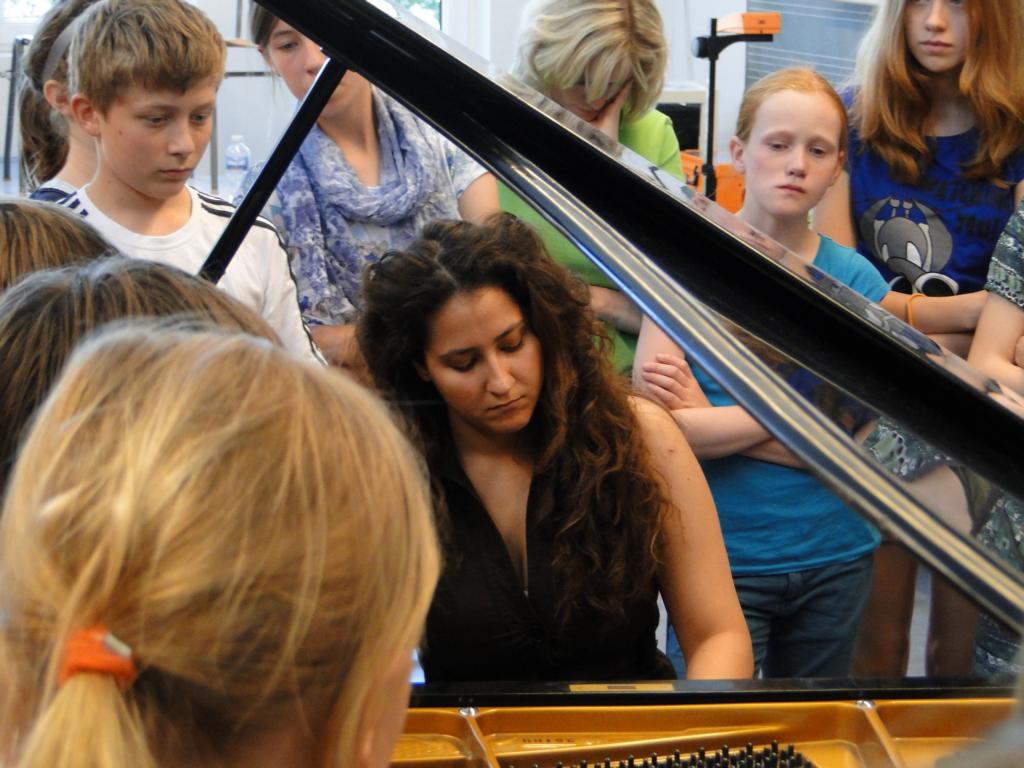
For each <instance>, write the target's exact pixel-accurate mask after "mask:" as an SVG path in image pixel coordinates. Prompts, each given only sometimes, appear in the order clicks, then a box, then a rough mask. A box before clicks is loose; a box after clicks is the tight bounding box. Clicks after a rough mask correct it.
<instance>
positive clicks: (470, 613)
mask: <svg viewBox="0 0 1024 768" xmlns="http://www.w3.org/2000/svg"><path fill="white" fill-rule="evenodd" d="M363 294H364V310H363V314H362V317H361V319H360V322H359V330H358V338H359V343H360V345H361V347H362V350H363V353H364V355H365V356H366V360H367V362H368V364H369V367H370V371H371V373H372V374H373V377H374V380H375V382H376V384H377V386H378V387H379V388H380V390H381V392H382V394H383V395H384V396H385V397H386V398H389V399H391V400H392V402H393V403H394V405H395V407H396V408H397V409H398V410H399V411H401V413H402V414H403V415H404V417H405V419H406V421H407V422H408V424H409V428H410V431H411V432H412V436H413V437H414V438H415V439H416V440H418V441H419V443H420V445H421V447H422V449H423V451H424V454H425V456H426V459H427V464H428V466H429V468H430V472H431V477H432V480H433V483H434V488H435V492H436V494H437V496H438V505H437V509H438V513H437V514H438V518H439V519H438V522H439V526H440V529H441V531H442V536H443V539H444V544H445V570H444V573H443V576H442V579H441V583H440V586H439V588H438V592H437V596H436V598H435V600H434V603H433V605H432V607H431V609H430V615H429V618H428V622H427V634H426V644H425V648H424V656H423V666H424V671H425V673H426V676H427V679H428V680H430V681H436V680H474V679H475V680H515V679H563V680H570V679H575V680H582V679H598V680H602V679H603V680H610V679H626V678H633V679H643V678H656V677H673V676H674V673H673V671H672V668H671V665H670V664H668V662H667V659H665V658H664V657H663V656H662V655H661V654H659V653H658V651H657V648H656V644H655V628H656V626H657V623H658V610H657V605H656V598H657V594H658V592H659V591H660V592H661V594H662V595H663V597H664V599H665V604H666V606H667V608H668V613H669V618H670V619H671V621H672V623H673V626H674V627H676V629H677V631H678V632H680V633H681V635H682V637H683V646H684V651H685V654H686V660H687V673H688V675H689V677H691V678H694V677H704V678H736V677H746V676H749V675H750V673H751V669H752V659H751V649H750V637H749V635H748V634H747V630H746V626H745V623H744V621H743V615H742V613H741V612H740V609H739V604H738V602H737V600H736V593H735V590H734V589H733V585H732V580H731V578H730V576H729V564H728V561H727V558H726V555H725V550H724V546H723V544H722V536H721V532H720V530H719V527H718V521H717V518H716V516H715V510H714V505H713V502H712V500H711V496H710V493H709V492H708V488H707V484H706V483H705V482H704V478H703V475H702V474H701V471H700V468H699V466H698V464H697V462H696V460H695V458H694V456H693V454H692V452H691V451H690V450H689V447H688V446H687V445H686V443H685V441H684V440H683V439H682V437H681V434H680V433H679V430H678V429H676V428H675V425H674V422H673V421H672V419H671V417H670V416H669V415H668V414H667V413H666V412H665V411H663V410H661V409H660V408H659V407H657V406H655V405H654V404H653V403H650V402H648V401H644V400H638V399H635V398H630V396H629V392H628V390H627V384H626V382H625V380H623V379H621V378H620V377H618V376H617V375H616V374H615V372H614V371H613V369H612V367H611V365H610V363H609V362H608V360H607V357H606V355H605V351H604V350H603V349H602V348H601V347H600V345H596V344H595V343H594V341H593V336H594V334H596V333H598V330H597V327H598V326H597V324H596V320H595V317H594V314H593V312H592V311H591V309H590V308H589V306H588V303H587V294H586V289H585V287H584V286H583V285H582V284H581V283H578V282H575V281H574V280H573V279H572V278H571V277H570V276H569V274H568V272H566V270H565V269H564V268H562V267H560V266H558V265H557V264H555V263H554V262H553V261H552V260H551V259H550V258H549V257H548V256H547V254H546V252H545V251H544V247H543V245H542V244H541V242H540V240H539V239H538V237H537V235H536V234H535V233H534V232H533V230H531V229H530V228H529V227H528V226H526V225H525V224H523V223H521V222H520V221H518V220H517V219H515V218H514V217H512V216H507V215H505V216H502V215H499V216H495V217H493V218H492V219H490V220H489V221H488V222H487V223H486V224H484V225H474V224H469V223H465V222H455V221H440V222H435V223H433V224H431V225H428V226H427V227H426V228H425V229H424V231H423V234H422V237H421V238H420V240H418V241H417V242H416V243H414V244H413V245H412V247H411V248H410V249H409V250H407V251H400V252H392V253H390V254H388V255H387V256H386V257H385V258H384V259H382V260H381V261H380V262H378V263H376V264H374V265H372V266H371V267H369V269H368V270H367V275H366V279H365V280H364V286H363ZM605 343H607V340H605Z"/></svg>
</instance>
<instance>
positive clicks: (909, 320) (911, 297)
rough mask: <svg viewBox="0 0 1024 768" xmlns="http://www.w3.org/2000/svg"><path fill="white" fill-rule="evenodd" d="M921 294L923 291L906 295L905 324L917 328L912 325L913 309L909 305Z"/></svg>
mask: <svg viewBox="0 0 1024 768" xmlns="http://www.w3.org/2000/svg"><path fill="white" fill-rule="evenodd" d="M922 296H924V294H923V293H912V294H910V295H909V296H908V297H907V325H909V326H910V327H911V328H917V326H916V325H914V310H913V309H911V306H910V305H911V304H913V303H914V299H920V298H921V297H922Z"/></svg>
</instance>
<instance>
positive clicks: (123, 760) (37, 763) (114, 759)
mask: <svg viewBox="0 0 1024 768" xmlns="http://www.w3.org/2000/svg"><path fill="white" fill-rule="evenodd" d="M17 765H18V768H124V766H132V768H157V762H156V759H155V758H154V756H153V754H152V753H151V752H150V750H149V746H148V745H147V743H146V737H145V731H144V728H143V725H142V719H141V717H140V714H139V711H138V708H137V707H136V706H135V704H134V703H133V702H132V699H131V694H130V692H129V693H122V692H121V690H120V689H119V688H118V685H117V681H116V680H115V679H114V678H113V677H110V676H109V675H103V674H79V675H75V676H73V677H71V678H70V679H68V680H67V682H65V683H64V684H63V685H61V686H60V687H59V688H56V689H55V690H54V692H53V694H52V695H51V696H50V697H49V698H48V699H46V700H44V704H43V709H42V711H41V712H40V713H39V716H38V717H37V718H36V719H35V721H34V722H33V723H32V727H31V730H30V731H29V732H28V733H27V734H26V736H25V737H24V739H23V740H22V741H21V747H20V750H19V755H18V758H17Z"/></svg>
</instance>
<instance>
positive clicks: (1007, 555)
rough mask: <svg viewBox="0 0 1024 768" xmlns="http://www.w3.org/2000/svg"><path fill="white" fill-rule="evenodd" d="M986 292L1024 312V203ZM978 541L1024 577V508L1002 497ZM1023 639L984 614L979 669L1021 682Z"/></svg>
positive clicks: (1002, 242)
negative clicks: (1023, 574)
mask: <svg viewBox="0 0 1024 768" xmlns="http://www.w3.org/2000/svg"><path fill="white" fill-rule="evenodd" d="M985 289H986V290H988V291H989V292H990V293H994V294H996V295H997V296H1002V297H1003V298H1004V299H1006V300H1007V301H1009V302H1011V303H1013V304H1015V305H1016V306H1017V307H1019V308H1020V309H1021V310H1022V311H1024V203H1022V204H1021V205H1020V206H1019V207H1018V208H1017V210H1016V211H1015V212H1014V214H1013V215H1012V216H1011V217H1010V220H1009V221H1008V222H1007V223H1006V228H1005V229H1004V230H1003V234H1002V235H1000V237H999V242H998V243H997V244H996V249H995V252H994V253H993V254H992V261H991V262H990V263H989V268H988V282H987V283H986V284H985ZM978 541H980V542H981V543H982V544H983V545H985V546H986V547H988V548H989V549H991V550H992V551H993V552H995V553H996V554H997V555H999V557H1000V558H1002V560H1003V561H1004V562H1006V563H1008V564H1009V565H1010V566H1012V567H1013V568H1015V569H1016V570H1018V571H1024V503H1022V502H1021V501H1020V500H1019V499H1017V498H1015V497H1013V496H1008V495H1006V494H999V495H998V498H997V500H996V502H995V504H994V505H993V507H992V514H991V516H990V517H989V519H988V521H987V522H986V523H985V524H984V525H983V526H982V528H981V530H980V531H979V533H978ZM1019 651H1020V637H1019V636H1017V635H1016V634H1015V633H1013V632H1011V631H1010V630H1009V629H1007V628H1006V627H1004V626H1002V625H1001V624H999V623H997V622H996V621H994V620H993V619H992V618H991V617H989V616H988V615H987V614H982V615H981V619H980V620H979V622H978V634H977V643H976V644H975V646H974V668H975V671H976V672H980V673H984V674H986V675H998V676H1000V677H1002V676H1008V677H1013V678H1016V677H1017V676H1018V675H1019V674H1020V672H1021V665H1020V663H1019V661H1018V652H1019Z"/></svg>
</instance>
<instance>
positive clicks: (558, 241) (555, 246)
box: [498, 109, 683, 371]
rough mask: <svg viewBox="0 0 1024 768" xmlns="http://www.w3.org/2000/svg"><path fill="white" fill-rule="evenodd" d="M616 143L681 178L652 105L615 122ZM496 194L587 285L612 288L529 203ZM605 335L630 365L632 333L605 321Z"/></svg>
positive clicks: (501, 190) (618, 360) (666, 127)
mask: <svg viewBox="0 0 1024 768" xmlns="http://www.w3.org/2000/svg"><path fill="white" fill-rule="evenodd" d="M619 143H620V144H622V145H623V146H626V147H628V148H629V149H631V150H633V151H634V152H636V153H637V154H638V155H641V156H642V157H644V158H646V159H648V160H650V161H651V162H652V163H654V164H655V165H657V166H658V167H659V168H661V169H662V170H663V171H666V172H668V173H670V174H672V175H673V176H675V177H676V178H678V179H682V178H683V164H682V161H680V159H679V142H678V140H677V139H676V134H675V131H674V130H673V129H672V121H671V120H669V118H668V116H667V115H664V114H662V113H661V112H658V111H657V110H656V109H652V110H651V111H650V112H648V113H647V114H645V115H644V116H643V117H641V118H640V119H639V120H634V121H633V122H631V123H622V124H621V125H620V126H619ZM498 198H499V200H500V201H501V209H502V210H503V211H508V212H509V213H514V214H515V215H516V216H518V217H519V218H520V219H522V220H523V221H525V222H527V223H529V224H531V225H532V226H533V227H534V228H535V229H536V230H537V232H538V233H539V234H540V236H541V239H543V240H544V245H545V246H547V249H548V253H550V254H551V256H552V257H553V258H554V260H555V261H557V262H558V263H559V264H561V265H563V266H565V267H567V268H568V269H569V270H570V271H571V272H572V273H573V274H574V275H576V276H577V277H578V278H580V279H581V280H582V281H583V282H585V283H587V284H588V285H597V286H601V287H602V288H615V287H616V286H615V284H614V283H612V281H611V280H609V279H608V277H607V276H606V275H605V274H604V272H602V271H601V270H600V269H599V268H598V267H597V266H596V265H595V264H594V263H593V262H592V261H591V260H590V259H588V258H587V257H586V256H585V255H584V254H583V252H582V251H580V250H579V249H578V248H577V247H576V246H575V245H573V244H572V242H571V241H570V240H569V239H568V238H567V237H566V236H565V235H563V234H562V233H561V232H559V231H558V230H557V229H555V228H554V227H553V226H552V225H551V224H549V223H548V222H547V221H546V220H545V219H544V218H543V217H542V216H541V215H540V214H539V213H537V211H535V210H534V209H533V208H532V207H531V206H530V205H529V203H527V202H526V201H525V200H523V199H522V198H521V197H519V195H517V194H516V193H515V192H513V191H512V190H511V189H509V188H508V187H506V186H505V185H504V184H502V183H500V182H499V184H498ZM605 327H606V328H607V330H608V335H609V336H610V337H611V339H612V342H613V343H614V344H615V350H614V363H615V368H616V369H617V370H619V371H628V370H629V369H631V368H632V367H633V353H634V352H635V351H636V336H635V335H634V334H631V333H627V332H625V331H620V330H618V329H617V328H614V327H613V326H611V325H608V324H607V323H606V324H605Z"/></svg>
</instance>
